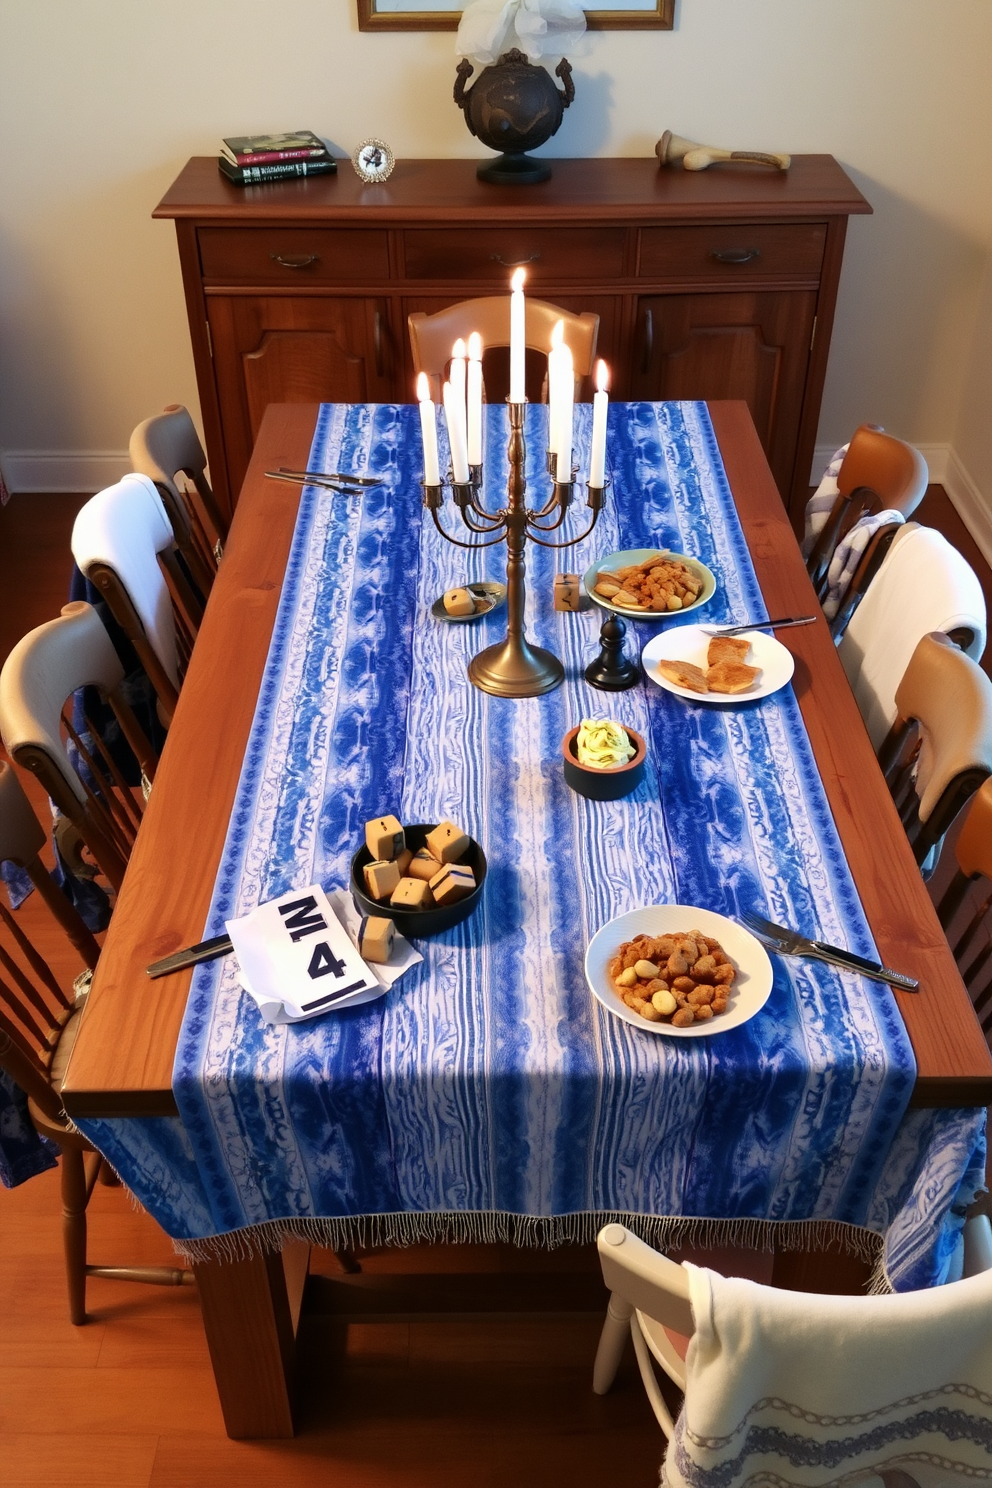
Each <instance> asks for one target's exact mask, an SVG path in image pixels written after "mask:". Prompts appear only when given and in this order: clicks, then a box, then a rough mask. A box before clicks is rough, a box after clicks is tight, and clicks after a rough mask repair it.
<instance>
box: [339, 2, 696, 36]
mask: <svg viewBox="0 0 992 1488" xmlns="http://www.w3.org/2000/svg"><path fill="white" fill-rule="evenodd" d="M357 4H358V29H359V31H457V30H458V23H459V21H460V20H461V14H462V9H463V0H433V3H428V4H425V3H424V0H357ZM674 24H675V0H599V3H598V4H597V5H596V6H595V7H594V8H590V9H587V10H586V25H587V26H588V28H589V30H590V31H671V30H672V28H673V26H674Z"/></svg>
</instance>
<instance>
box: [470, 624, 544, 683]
mask: <svg viewBox="0 0 992 1488" xmlns="http://www.w3.org/2000/svg"><path fill="white" fill-rule="evenodd" d="M468 676H469V681H470V682H472V683H474V684H475V686H476V687H478V688H480V689H481V691H482V692H491V693H492V694H493V695H494V696H495V697H508V698H523V697H541V696H542V695H543V694H544V693H546V692H554V690H555V688H556V687H560V686H561V684H562V683H563V682H564V680H565V668H564V667H563V666H562V664H561V662H560V661H559V660H558V658H557V656H553V655H552V653H551V652H550V651H542V649H541V648H540V646H528V644H527V642H526V641H525V640H524V639H523V638H522V637H521V639H520V640H516V641H514V640H511V639H510V637H509V636H507V638H506V640H505V641H500V642H499V643H498V644H497V645H495V646H487V648H486V649H485V651H480V652H479V654H478V656H473V658H472V660H471V661H470V662H469V664H468Z"/></svg>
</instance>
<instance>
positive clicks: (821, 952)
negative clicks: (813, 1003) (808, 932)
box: [740, 909, 920, 992]
mask: <svg viewBox="0 0 992 1488" xmlns="http://www.w3.org/2000/svg"><path fill="white" fill-rule="evenodd" d="M740 918H741V919H742V920H743V921H744V924H745V925H747V927H748V929H749V930H751V931H753V932H754V934H755V935H757V936H759V937H760V938H761V939H762V941H763V942H764V944H765V946H766V947H767V948H768V949H769V950H771V951H775V952H777V954H778V955H780V956H812V957H813V958H814V959H815V960H817V961H826V962H827V963H828V964H829V965H831V966H841V967H843V968H844V970H845V971H857V972H860V973H861V975H862V976H866V977H871V978H872V979H873V980H874V981H876V982H887V983H888V984H889V986H892V987H898V988H899V989H900V991H902V992H918V991H919V990H920V984H919V982H918V981H916V980H915V978H913V977H908V976H904V975H903V973H902V972H900V971H892V970H891V969H890V968H889V967H888V966H883V965H882V964H881V962H879V961H869V960H868V959H867V958H866V957H865V956H857V955H855V953H854V952H853V951H845V950H842V949H841V947H840V946H832V945H826V944H824V942H823V941H820V940H809V939H808V938H807V937H806V936H805V935H800V934H799V932H798V931H796V930H790V929H788V927H787V926H785V925H776V924H775V923H774V921H773V920H766V919H764V918H763V916H761V915H759V914H755V913H754V911H753V910H750V909H744V910H741V912H740Z"/></svg>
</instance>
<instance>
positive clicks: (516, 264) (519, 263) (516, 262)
mask: <svg viewBox="0 0 992 1488" xmlns="http://www.w3.org/2000/svg"><path fill="white" fill-rule="evenodd" d="M540 256H541V255H540V253H532V254H531V256H530V258H504V257H503V255H502V253H491V254H490V255H489V257H490V260H491V261H492V262H493V263H498V264H502V265H503V267H504V269H522V268H523V266H524V264H529V263H537V260H538V259H539V258H540Z"/></svg>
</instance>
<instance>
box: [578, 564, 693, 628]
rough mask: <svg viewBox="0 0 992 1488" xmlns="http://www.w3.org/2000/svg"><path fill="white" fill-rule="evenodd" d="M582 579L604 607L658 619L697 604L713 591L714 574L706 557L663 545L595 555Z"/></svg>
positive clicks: (639, 618) (591, 597)
mask: <svg viewBox="0 0 992 1488" xmlns="http://www.w3.org/2000/svg"><path fill="white" fill-rule="evenodd" d="M582 582H583V584H584V586H585V591H586V593H587V594H588V595H589V598H590V599H592V600H594V601H595V603H596V604H598V605H601V606H602V607H603V609H604V610H613V611H614V612H615V613H616V614H618V615H624V616H629V617H630V618H631V619H633V620H663V619H664V618H665V617H666V616H667V615H679V614H682V613H683V612H684V611H685V610H698V609H699V607H700V606H701V605H704V604H706V602H707V600H710V599H712V598H713V595H714V594H715V593H716V578H715V577H714V575H713V573H712V571H711V570H710V569H708V568H707V567H706V564H705V563H700V561H699V559H698V558H690V557H689V556H688V554H686V553H673V552H671V551H670V549H668V548H626V549H625V550H624V551H623V552H621V553H610V554H609V555H608V556H607V557H606V558H598V559H597V560H596V562H595V563H594V564H593V565H592V566H591V567H590V568H587V569H586V571H585V573H584V575H583V577H582Z"/></svg>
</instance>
